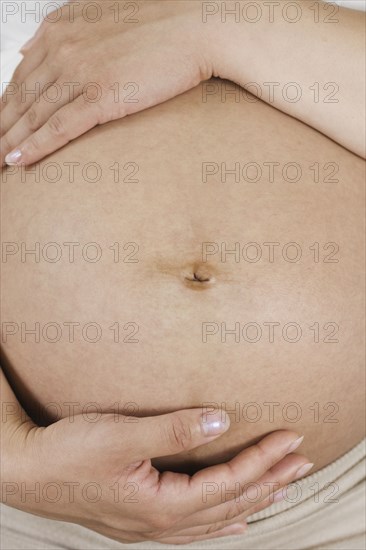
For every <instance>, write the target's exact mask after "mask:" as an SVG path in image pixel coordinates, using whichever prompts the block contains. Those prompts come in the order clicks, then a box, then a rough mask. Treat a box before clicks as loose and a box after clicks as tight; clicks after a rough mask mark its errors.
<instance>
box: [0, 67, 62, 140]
mask: <svg viewBox="0 0 366 550" xmlns="http://www.w3.org/2000/svg"><path fill="white" fill-rule="evenodd" d="M55 80H57V79H56V73H55V70H51V69H50V68H49V67H47V65H45V64H43V65H41V66H40V67H38V68H37V69H36V70H35V71H33V72H32V73H31V74H30V75H29V76H28V78H26V80H25V81H24V82H22V83H21V84H20V86H19V91H18V93H17V94H16V95H15V96H13V97H12V98H10V99H9V101H8V103H7V105H6V107H5V108H4V109H3V111H2V113H1V135H4V134H6V133H7V132H8V131H9V130H10V128H11V127H12V126H13V125H14V124H15V123H16V122H17V121H18V120H19V119H20V118H21V117H22V115H24V113H25V112H26V111H27V110H28V109H29V108H30V107H31V105H32V104H33V103H35V102H37V101H38V100H39V98H40V96H41V95H42V94H43V96H44V97H45V92H46V89H47V88H49V87H50V85H51V84H54V82H55ZM61 93H62V88H61ZM63 95H66V94H63ZM57 103H58V102H57ZM54 105H55V106H56V103H54ZM56 108H59V107H58V106H57V107H56ZM55 110H56V109H55Z"/></svg>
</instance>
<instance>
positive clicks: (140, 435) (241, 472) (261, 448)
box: [1, 381, 311, 544]
mask: <svg viewBox="0 0 366 550" xmlns="http://www.w3.org/2000/svg"><path fill="white" fill-rule="evenodd" d="M5 384H7V383H6V381H5ZM8 396H10V398H9V397H8ZM8 396H6V395H5V399H4V400H3V407H2V410H3V414H4V416H3V418H2V423H1V426H2V443H3V454H4V459H3V465H2V466H3V468H2V474H3V475H2V502H4V503H5V504H8V505H10V506H13V507H16V508H19V509H21V510H24V511H26V512H29V513H33V514H36V515H40V516H43V517H47V518H50V519H56V520H62V521H67V522H72V523H77V524H79V525H82V526H84V527H87V528H89V529H92V530H94V531H97V532H99V533H101V534H102V535H105V536H107V537H110V538H112V539H116V540H118V541H121V542H127V543H128V542H138V541H145V540H154V541H159V542H161V543H170V544H187V543H190V542H192V541H198V540H203V539H206V538H215V537H220V536H226V535H233V534H240V533H243V532H244V531H245V528H246V523H245V518H246V517H247V516H248V515H250V514H252V513H254V512H256V511H259V510H261V509H263V508H265V507H267V506H268V505H270V504H271V503H272V502H273V493H274V492H277V491H278V490H279V489H280V488H282V487H283V486H285V485H286V484H288V483H290V482H291V481H294V480H295V479H297V478H298V477H300V476H302V475H304V474H305V473H306V471H307V470H308V469H309V467H311V465H308V461H307V460H306V458H304V457H302V456H299V455H295V454H292V452H293V451H294V450H295V449H296V448H297V447H298V446H299V445H300V443H301V439H302V438H298V436H297V435H296V434H295V433H294V432H290V431H277V432H273V433H272V434H270V435H268V436H266V437H265V438H264V439H262V440H261V441H260V442H259V443H258V444H257V445H253V446H252V447H249V448H247V449H245V450H244V451H242V452H241V453H239V454H238V455H237V456H236V457H235V458H233V459H232V460H231V461H230V462H228V463H225V464H219V465H217V466H212V467H209V468H206V469H204V470H201V471H199V472H198V473H197V474H195V475H193V476H192V477H190V476H188V475H185V474H176V473H172V472H164V473H160V472H158V470H156V469H155V468H153V467H152V464H151V460H150V459H151V458H153V457H158V456H167V455H174V454H177V453H179V452H182V451H187V450H189V449H193V448H195V447H197V446H199V445H204V444H206V443H209V442H210V441H212V440H213V439H215V438H217V437H218V436H219V435H221V434H222V433H224V432H225V431H226V430H227V429H228V428H229V419H228V416H227V415H226V413H224V412H223V411H218V412H217V415H218V416H217V417H215V416H214V415H213V414H212V413H210V414H209V415H207V413H202V410H200V409H190V410H182V411H178V412H174V413H171V414H166V415H162V416H156V417H147V418H132V417H125V416H122V415H118V414H115V415H114V414H103V415H101V416H100V418H99V419H98V420H97V421H94V422H90V421H87V419H86V418H85V417H84V416H82V415H77V416H74V417H69V418H64V419H62V420H60V421H58V422H55V423H54V424H52V425H50V426H49V427H47V428H38V427H37V426H35V425H34V424H33V423H32V422H31V420H29V419H28V420H27V421H25V422H24V421H23V422H18V423H17V422H16V419H15V418H14V414H13V412H14V410H15V408H14V407H15V404H16V401H15V398H14V394H10V393H8ZM9 404H10V411H12V414H10V420H9V419H8V414H7V411H8V405H9Z"/></svg>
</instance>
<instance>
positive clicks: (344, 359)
mask: <svg viewBox="0 0 366 550" xmlns="http://www.w3.org/2000/svg"><path fill="white" fill-rule="evenodd" d="M200 97H201V91H200V89H196V90H193V91H191V92H189V93H188V94H185V95H184V96H181V97H179V98H176V99H175V100H173V101H171V102H169V103H167V104H164V105H161V106H159V107H156V108H154V109H151V110H149V111H147V112H144V113H141V114H139V115H135V116H133V117H131V118H130V119H128V120H126V121H119V122H116V123H113V124H109V125H107V126H105V127H103V128H100V129H96V130H94V131H93V132H90V133H89V134H88V135H87V136H84V137H83V138H82V139H80V140H78V141H77V142H74V143H72V144H70V145H69V146H68V147H67V148H65V149H64V150H62V151H60V152H58V153H57V154H55V155H53V157H51V158H50V159H46V160H45V161H43V163H42V164H41V165H40V172H39V174H40V177H39V178H38V180H37V178H35V176H34V173H33V174H32V172H23V173H22V172H20V171H18V172H16V171H12V169H11V170H9V171H8V172H7V173H5V176H6V177H4V176H3V181H2V201H3V211H4V216H5V222H7V223H6V224H4V226H5V227H6V229H5V231H4V232H3V288H4V290H5V293H4V298H3V306H2V319H3V323H2V339H3V353H4V361H5V367H6V372H7V374H8V376H9V378H10V380H11V382H12V384H13V386H14V388H15V389H16V391H17V393H18V395H19V397H20V399H21V400H22V403H23V405H24V406H25V407H26V408H27V410H28V411H29V412H30V413H31V414H32V415H33V416H34V417H35V418H36V419H37V421H38V422H42V423H44V424H47V423H49V422H51V421H54V420H56V419H57V418H59V417H66V416H70V417H71V418H72V415H73V414H75V413H78V414H83V415H84V417H85V419H86V420H87V421H90V422H92V421H94V420H95V419H96V418H97V417H98V414H100V413H101V412H102V411H115V412H116V414H125V415H133V416H141V415H150V414H160V413H163V412H168V411H173V410H177V409H180V408H188V407H203V408H204V409H205V410H206V411H207V414H208V415H209V414H210V412H211V411H212V410H213V409H214V408H216V407H223V408H225V409H226V410H227V411H228V412H229V414H230V416H231V421H232V425H231V429H230V430H229V432H228V433H227V434H225V436H223V437H222V438H219V439H218V440H216V441H215V442H213V443H211V444H210V445H208V446H204V447H202V448H200V449H197V450H194V451H190V452H189V453H182V454H181V455H177V456H176V457H169V458H167V459H166V458H161V459H159V460H157V461H156V463H157V465H160V466H161V467H170V468H174V469H183V470H187V471H188V470H195V469H197V468H200V467H202V466H204V465H206V464H209V463H215V462H217V461H221V460H225V459H227V458H229V457H230V456H232V455H233V454H235V453H236V452H237V451H238V450H240V449H242V448H243V447H244V446H246V445H249V444H250V443H251V442H253V441H254V440H256V439H258V438H259V437H261V436H263V435H264V434H265V433H268V432H270V431H273V430H275V429H278V428H289V429H295V430H298V432H299V434H305V444H304V452H307V453H308V456H309V458H310V459H311V460H313V461H314V462H315V465H316V468H320V467H322V466H323V465H324V464H327V463H328V462H330V461H331V460H333V459H334V458H336V457H337V456H339V455H341V454H342V453H343V452H345V451H347V450H348V449H349V448H350V447H351V446H352V445H354V444H356V443H357V442H358V440H359V439H361V437H362V435H363V424H362V422H361V421H357V422H355V421H354V419H355V418H362V417H363V405H362V403H363V397H362V383H363V367H362V349H363V348H362V338H363V336H362V334H363V331H362V315H363V313H362V311H363V309H362V262H361V253H362V239H361V235H362V207H361V206H362V201H361V199H362V161H361V160H360V159H358V158H357V157H355V156H354V155H351V154H350V153H348V152H346V151H344V150H343V149H341V148H340V147H339V146H337V145H335V144H334V143H332V142H330V141H329V140H327V139H326V138H324V137H323V136H321V135H320V134H318V133H316V132H313V131H312V130H310V129H309V128H307V127H305V126H303V125H302V124H301V123H299V122H297V121H294V120H292V119H289V118H288V117H285V116H283V115H281V114H280V113H278V112H277V111H274V110H273V109H271V108H270V107H268V106H265V105H262V104H255V105H253V104H243V105H238V104H237V103H235V102H233V103H230V102H229V103H228V104H226V105H222V104H220V102H217V103H213V104H212V105H206V104H204V103H201V100H200ZM239 116H240V117H243V120H244V119H245V120H246V126H245V127H242V126H241V125H238V123H237V121H238V117H239ZM279 124H280V127H281V130H278V132H279V139H277V140H276V141H275V142H274V141H273V129H274V128H278V127H279ZM157 127H159V135H157V134H156V128H157ZM208 127H210V131H209V132H208V131H207V128H208ZM296 140H297V145H295V143H296ZM299 143H300V145H301V147H299ZM299 150H301V153H299ZM91 151H93V154H92V155H91V153H90V152H91ZM244 151H245V152H244ZM95 159H97V163H96V162H95ZM334 159H337V165H338V170H339V173H340V175H339V176H338V180H339V181H338V183H337V184H335V183H334V182H331V183H328V182H327V181H322V182H321V183H319V182H318V183H315V181H314V177H313V170H312V169H309V166H313V165H318V166H319V167H324V166H325V165H326V164H329V163H331V162H332V161H334ZM254 160H255V163H254ZM249 161H250V162H249ZM252 161H253V162H252ZM295 161H296V163H297V164H300V165H301V166H302V170H303V172H305V170H306V173H304V174H303V176H302V179H301V181H300V182H297V183H296V184H294V183H293V182H290V181H287V180H286V178H284V176H283V171H282V170H281V171H280V172H278V173H277V175H276V174H274V180H273V178H272V176H271V173H270V172H268V173H266V174H267V175H264V168H265V167H266V168H267V167H268V163H269V162H270V163H273V162H275V163H276V166H277V165H280V166H281V167H283V166H285V164H286V163H289V162H295ZM222 162H225V163H227V166H229V165H230V166H231V167H232V166H234V168H235V170H237V168H236V167H235V164H236V163H239V164H240V167H239V168H240V174H239V179H241V178H242V176H243V173H246V174H247V175H248V174H249V176H248V177H247V178H246V179H244V180H242V181H239V182H237V181H236V175H235V174H234V176H233V177H232V176H231V178H232V179H230V176H226V177H227V179H226V181H224V180H225V178H224V177H223V172H222V170H223V168H222ZM245 162H246V163H247V164H248V162H249V164H251V165H250V166H247V167H246V169H245V170H249V172H244V171H243V170H242V166H243V165H244V164H245ZM47 163H48V165H47ZM91 163H93V164H91ZM266 163H267V164H266ZM70 165H74V170H75V172H74V173H73V174H72V175H73V177H71V172H70ZM87 165H88V168H87V170H86V169H85V166H87ZM256 165H258V166H260V167H261V170H262V181H261V184H260V185H259V184H253V182H252V183H249V182H248V181H247V180H248V178H249V179H250V178H252V177H253V176H252V175H250V174H252V173H251V172H250V170H253V169H256V170H258V168H257V166H256ZM98 166H99V169H98ZM273 166H274V165H273ZM273 166H272V168H273ZM83 168H84V169H85V170H86V171H85V170H84V171H82V169H83ZM288 169H290V170H291V169H293V166H292V167H291V166H290V168H288ZM60 170H61V177H60V178H59V180H57V183H50V179H51V178H52V177H55V176H54V174H56V173H60ZM286 170H287V169H286ZM98 173H100V174H101V177H100V178H99V180H96V181H93V182H92V181H91V180H92V179H93V178H95V174H98ZM271 178H272V179H271ZM4 254H5V256H4ZM350 387H351V388H352V392H351V391H349V389H347V388H350ZM320 442H324V443H320Z"/></svg>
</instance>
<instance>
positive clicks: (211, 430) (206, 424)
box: [201, 410, 230, 437]
mask: <svg viewBox="0 0 366 550" xmlns="http://www.w3.org/2000/svg"><path fill="white" fill-rule="evenodd" d="M201 426H202V431H203V433H204V434H205V436H206V437H211V436H213V435H219V434H222V433H224V432H226V431H227V430H228V429H229V426H230V418H229V416H228V415H227V414H226V412H225V411H222V410H220V411H217V412H215V413H212V414H211V413H204V414H203V415H202V416H201Z"/></svg>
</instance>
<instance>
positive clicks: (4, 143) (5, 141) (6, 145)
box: [1, 134, 12, 152]
mask: <svg viewBox="0 0 366 550" xmlns="http://www.w3.org/2000/svg"><path fill="white" fill-rule="evenodd" d="M10 149H12V145H11V143H10V141H9V138H8V136H7V135H6V134H5V135H4V136H3V137H2V138H1V150H2V151H4V152H8V151H10Z"/></svg>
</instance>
